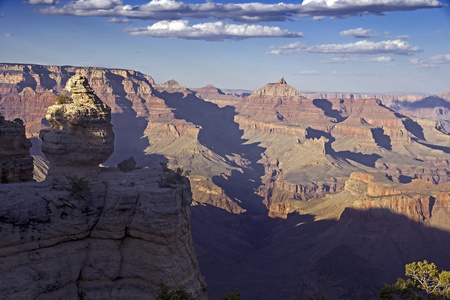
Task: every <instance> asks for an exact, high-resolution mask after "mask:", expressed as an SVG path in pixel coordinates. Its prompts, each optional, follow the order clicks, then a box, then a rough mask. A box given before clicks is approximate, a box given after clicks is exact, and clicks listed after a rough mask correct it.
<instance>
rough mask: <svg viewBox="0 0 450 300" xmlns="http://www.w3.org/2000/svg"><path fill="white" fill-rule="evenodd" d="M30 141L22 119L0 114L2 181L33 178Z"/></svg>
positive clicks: (18, 180) (0, 167)
mask: <svg viewBox="0 0 450 300" xmlns="http://www.w3.org/2000/svg"><path fill="white" fill-rule="evenodd" d="M30 148H31V142H30V140H28V139H27V138H26V136H25V126H24V125H23V123H22V121H21V120H19V119H16V120H15V121H14V122H13V121H7V120H5V117H3V116H2V115H0V170H1V171H2V172H1V174H0V176H2V181H5V183H6V182H25V181H32V180H33V158H32V157H31V156H30Z"/></svg>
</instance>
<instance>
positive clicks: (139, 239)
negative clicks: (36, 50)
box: [0, 76, 206, 299]
mask: <svg viewBox="0 0 450 300" xmlns="http://www.w3.org/2000/svg"><path fill="white" fill-rule="evenodd" d="M67 90H68V92H70V93H71V100H70V101H69V103H65V104H57V105H54V106H51V107H49V108H48V112H47V117H48V120H49V122H50V124H51V125H52V127H51V128H49V129H44V130H43V131H42V132H41V136H42V137H43V151H44V153H45V155H46V156H47V157H48V158H49V161H50V172H49V175H48V176H47V178H46V180H45V181H44V182H41V183H31V184H6V185H1V186H0V195H1V199H2V207H1V209H0V220H1V222H0V230H1V232H2V233H3V234H2V241H1V242H0V258H1V264H0V272H1V273H2V278H3V279H2V280H0V294H1V295H2V296H3V297H4V298H5V299H35V298H39V299H54V298H61V299H72V298H95V299H99V298H102V299H130V298H133V299H151V298H154V297H155V296H156V294H157V289H158V286H159V284H160V283H164V284H166V285H167V286H169V287H170V288H176V287H178V286H184V287H185V289H186V290H187V291H188V292H189V293H191V294H192V295H193V297H194V298H195V299H206V284H205V282H204V279H203V277H202V276H201V274H200V271H199V268H198V263H197V259H196V257H195V254H194V249H193V244H192V237H191V233H190V212H189V205H190V204H191V202H192V198H191V191H190V185H189V181H188V180H187V179H186V178H185V177H182V176H181V175H179V174H177V173H175V172H173V171H170V170H168V169H164V170H161V169H144V170H134V171H133V170H132V169H133V166H134V164H133V166H131V168H128V169H127V168H124V166H123V165H124V164H121V165H120V167H119V168H99V167H98V165H99V164H100V163H103V162H104V161H105V160H106V159H108V157H109V156H110V155H111V153H112V151H113V141H114V135H113V133H112V127H111V124H110V122H109V121H110V109H109V107H108V106H107V105H105V104H103V102H102V101H100V99H98V97H97V96H96V95H95V94H94V93H93V91H92V89H91V88H90V86H89V84H88V82H87V80H86V78H85V77H83V76H74V77H72V78H70V79H69V80H68V82H67ZM73 144H75V146H76V147H74V145H73ZM78 160H79V162H78ZM128 161H132V160H131V159H130V160H128ZM120 170H124V171H126V173H124V172H122V171H120ZM74 174H75V175H74ZM63 175H64V176H63Z"/></svg>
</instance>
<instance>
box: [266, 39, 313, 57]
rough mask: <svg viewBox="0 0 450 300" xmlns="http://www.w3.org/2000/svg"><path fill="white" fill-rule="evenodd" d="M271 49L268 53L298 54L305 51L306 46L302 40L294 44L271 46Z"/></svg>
mask: <svg viewBox="0 0 450 300" xmlns="http://www.w3.org/2000/svg"><path fill="white" fill-rule="evenodd" d="M269 49H271V50H270V51H269V52H267V53H266V54H272V55H280V54H283V55H289V54H298V53H302V52H305V49H306V46H303V45H302V44H301V43H300V42H295V43H292V44H288V45H284V46H279V47H275V46H271V47H269Z"/></svg>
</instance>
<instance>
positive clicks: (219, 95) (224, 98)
mask: <svg viewBox="0 0 450 300" xmlns="http://www.w3.org/2000/svg"><path fill="white" fill-rule="evenodd" d="M192 90H193V91H194V92H195V93H196V94H195V95H196V96H197V97H200V98H202V99H204V100H205V101H209V102H212V103H214V104H217V106H219V107H225V106H227V105H230V106H235V105H236V104H237V103H238V102H239V101H240V100H241V99H242V97H239V96H237V95H232V94H225V93H224V92H222V90H220V89H218V88H216V87H215V86H213V85H212V84H208V85H207V86H205V87H203V88H199V89H192Z"/></svg>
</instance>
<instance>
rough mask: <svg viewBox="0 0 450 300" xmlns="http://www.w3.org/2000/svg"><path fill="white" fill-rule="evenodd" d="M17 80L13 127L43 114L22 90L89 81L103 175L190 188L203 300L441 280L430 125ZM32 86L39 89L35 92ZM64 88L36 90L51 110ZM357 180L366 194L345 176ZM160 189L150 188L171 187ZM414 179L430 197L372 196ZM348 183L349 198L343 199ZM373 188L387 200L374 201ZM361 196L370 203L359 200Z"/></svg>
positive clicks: (342, 104) (285, 95)
mask: <svg viewBox="0 0 450 300" xmlns="http://www.w3.org/2000/svg"><path fill="white" fill-rule="evenodd" d="M14 68H20V66H13V65H8V70H9V71H7V72H10V74H12V73H13V71H12V69H14ZM22 68H23V70H22V71H17V72H18V73H20V72H22V73H24V74H25V75H23V77H20V76H19V77H20V78H22V79H20V78H19V77H17V78H19V79H20V80H22V81H20V82H18V83H17V84H15V85H14V84H2V85H0V88H2V91H6V92H7V91H9V92H7V93H6V92H5V93H6V94H5V93H4V94H1V95H0V97H1V98H0V109H2V111H3V112H4V113H5V114H7V113H11V117H13V118H14V117H16V116H15V115H13V112H18V111H19V110H17V109H16V108H18V107H20V109H25V108H26V107H27V106H26V105H28V106H31V105H34V106H36V107H38V106H39V107H43V106H44V105H43V104H42V103H44V102H42V99H43V98H36V97H34V96H33V97H32V95H31V93H30V94H28V92H27V93H23V96H20V95H19V96H18V94H19V93H21V92H22V91H23V90H25V89H27V88H29V89H31V90H33V91H34V92H36V93H40V91H42V88H41V87H42V83H43V82H45V80H42V78H47V77H50V78H52V77H54V78H59V77H61V78H63V76H62V75H61V74H62V73H63V70H68V71H69V70H70V72H72V73H71V75H74V74H75V73H76V74H79V75H83V76H85V77H86V78H88V80H89V81H90V82H92V88H93V89H94V91H95V92H96V94H97V95H98V97H99V98H100V100H102V101H104V102H105V103H106V104H108V105H109V106H110V107H111V122H112V123H113V125H114V133H115V143H114V152H113V154H112V155H111V157H110V158H109V159H108V160H107V161H106V162H105V163H104V164H105V165H108V166H115V165H117V163H119V162H120V161H122V160H124V159H127V158H129V157H130V156H133V157H134V158H135V160H136V162H137V166H138V167H139V166H154V165H156V166H158V167H159V162H162V163H163V165H164V163H167V166H168V167H169V168H172V169H175V170H177V171H178V173H181V174H185V175H188V176H189V178H190V180H191V185H192V191H193V200H194V201H193V203H194V204H195V205H194V206H193V207H191V211H192V213H193V217H192V219H191V221H192V230H193V236H194V241H195V249H196V253H197V257H198V258H199V263H200V267H201V268H202V273H204V274H205V276H206V278H207V281H208V286H209V294H210V296H212V297H219V296H220V295H221V294H222V293H223V291H224V290H230V289H234V288H238V289H239V290H241V291H242V293H243V295H244V298H249V299H277V298H280V297H284V298H292V297H294V296H297V297H299V298H304V297H309V296H310V297H313V298H314V297H315V296H321V295H325V294H326V295H329V296H330V297H327V298H330V299H332V298H333V295H340V299H345V298H352V297H353V298H358V297H359V298H367V297H366V296H367V295H365V294H364V289H362V290H361V289H359V290H358V289H357V288H355V286H359V287H366V286H369V285H370V288H368V289H367V290H370V291H371V293H372V292H373V291H375V293H376V290H377V289H378V288H379V287H381V286H382V285H383V283H384V282H391V281H392V280H395V278H393V277H394V276H400V275H401V273H402V272H403V268H404V264H405V263H407V262H410V261H411V260H419V259H424V258H427V259H428V260H430V261H435V262H436V263H438V265H439V266H440V267H442V268H449V267H447V266H448V260H447V259H446V257H447V255H446V253H447V252H448V251H447V249H449V248H448V245H447V244H446V242H445V241H446V240H448V234H447V233H448V231H446V230H447V229H445V228H447V227H446V224H448V219H446V217H445V213H439V214H438V213H437V212H438V211H439V210H435V209H438V208H439V207H441V206H443V204H442V203H444V202H445V201H444V200H445V197H446V196H445V194H441V192H444V193H445V191H446V189H447V188H448V187H447V186H446V185H445V182H447V181H448V180H449V162H450V151H449V147H448V145H449V144H450V136H449V135H448V134H446V133H445V131H444V130H442V126H441V125H440V124H439V123H438V122H436V121H434V120H427V119H421V118H415V117H412V116H411V115H408V114H406V113H405V114H400V113H398V112H394V111H393V110H392V109H390V108H389V107H387V106H386V105H385V104H383V102H380V101H379V100H378V99H375V98H372V97H371V98H367V99H354V98H353V99H351V98H341V97H333V99H331V98H330V99H322V98H320V99H318V98H317V99H312V100H311V99H306V98H305V97H302V95H299V94H298V93H297V92H296V91H295V89H294V88H293V87H291V86H289V85H288V84H287V83H286V81H285V80H280V81H279V82H277V83H271V84H268V85H265V86H263V87H262V88H261V89H259V90H258V91H257V92H255V93H253V94H252V95H249V96H248V97H245V98H242V99H240V100H239V101H238V102H236V104H235V106H231V103H230V105H226V106H223V105H222V104H224V103H222V104H220V103H219V101H221V100H220V99H219V98H217V99H212V98H213V97H216V96H215V95H217V94H219V95H221V94H220V93H219V91H218V90H217V89H215V91H214V89H213V88H212V87H208V88H206V89H205V90H206V91H205V90H203V92H202V91H197V92H195V91H192V90H190V89H189V88H186V87H184V86H181V85H180V84H178V83H177V82H176V81H174V80H171V81H169V82H166V83H163V84H158V85H156V84H155V83H154V82H153V80H151V78H150V77H149V76H146V75H143V74H140V73H138V72H134V71H126V70H115V69H102V68H73V67H57V69H53V67H43V66H40V67H38V66H29V67H25V66H22ZM27 68H28V69H27ZM58 68H60V69H58ZM45 70H47V71H48V73H46V72H47V71H45ZM3 72H6V71H3ZM58 72H60V73H61V74H59V73H58ZM70 72H69V73H70ZM53 73H58V74H59V75H57V74H53ZM8 74H9V73H8ZM45 74H49V75H48V76H47V75H45ZM52 74H53V75H52ZM14 76H16V75H14ZM30 76H31V78H38V77H39V80H40V81H39V82H40V84H41V87H39V86H38V82H37V79H34V81H33V80H31V79H26V78H30ZM6 77H8V76H6ZM6 77H5V78H6ZM64 78H65V77H64ZM19 79H17V80H19ZM8 80H9V79H8ZM8 80H6V81H8ZM55 80H56V79H55ZM67 81H68V78H67V79H64V80H63V79H61V81H60V82H61V83H59V84H57V82H59V81H55V84H54V85H53V87H50V86H48V85H47V88H44V89H45V90H47V92H48V93H49V94H51V95H52V96H53V97H54V96H55V95H60V94H64V93H66V92H64V91H63V90H62V86H64V85H65V84H66V82H67ZM8 82H9V81H8ZM34 82H36V87H34V86H33V85H32V84H31V83H33V84H34ZM14 89H16V90H17V91H16V92H14V91H15V90H14ZM202 93H203V94H202ZM66 94H67V93H66ZM27 95H30V98H27V97H28V96H27ZM202 95H203V96H204V97H205V98H211V99H206V100H205V99H203V98H202ZM21 97H22V98H21ZM14 99H16V100H14ZM28 101H29V102H30V103H28V104H26V105H25V104H24V103H27V102H28ZM52 101H53V100H52ZM16 103H21V105H22V106H18V105H17V104H16ZM51 104H53V103H51ZM45 109H46V107H45ZM44 116H45V111H44V112H43V115H42V118H43V117H44ZM29 122H35V120H34V119H33V120H29ZM39 123H40V119H39ZM42 123H43V124H44V125H46V126H50V125H51V124H47V122H42ZM27 124H28V123H27ZM56 125H57V124H56ZM56 127H58V128H59V125H57V126H56ZM62 127H64V126H62ZM27 128H29V127H28V126H27ZM29 134H30V132H29ZM44 140H45V138H44ZM35 144H36V143H35ZM37 162H38V163H39V164H40V160H38V161H37ZM42 169H43V168H42ZM99 170H104V169H99ZM133 172H137V171H132V172H131V174H132V173H133ZM355 172H356V173H355ZM363 173H364V174H365V173H370V174H371V175H370V176H373V178H374V179H373V180H372V183H370V180H367V182H359V181H358V180H356V177H358V176H356V175H351V174H363ZM98 176H100V175H98ZM101 176H104V175H101ZM127 176H128V175H127ZM149 176H150V175H149ZM355 176H356V177H355ZM364 176H366V175H364ZM364 176H363V177H364ZM367 176H368V175H367ZM379 176H381V177H382V178H383V180H380V179H379ZM50 177H52V176H50ZM150 177H151V176H150ZM102 178H103V177H102ZM124 178H127V177H126V176H124ZM170 178H172V177H169V179H168V180H164V181H161V184H162V185H163V186H165V185H169V186H170V181H171V180H172V179H170ZM349 178H350V179H349ZM417 179H421V180H423V181H426V182H429V183H428V184H429V185H430V186H431V187H439V188H438V190H439V189H441V190H440V192H435V191H434V190H433V188H432V189H428V188H424V191H425V192H424V193H420V191H419V190H414V191H413V192H412V193H411V194H408V193H407V192H402V193H401V195H398V194H395V195H393V194H390V195H387V194H386V195H384V194H382V193H389V192H388V191H390V190H395V191H399V190H401V187H402V186H406V187H407V188H408V189H411V190H413V189H412V187H414V186H415V185H418V186H421V187H422V186H424V184H425V183H423V182H422V181H417ZM152 180H153V179H152ZM352 180H353V181H354V182H359V183H355V184H354V186H360V187H361V190H360V191H357V192H355V191H353V190H351V188H350V186H351V185H352V184H351V182H352ZM91 181H94V179H92V180H91ZM360 181H361V180H360ZM374 183H377V185H378V189H380V188H381V190H385V192H381V194H380V193H379V194H376V193H375V191H376V190H377V188H376V187H375V185H374ZM384 184H386V187H384ZM437 184H438V185H437ZM369 185H370V186H373V187H374V188H373V189H371V191H372V192H373V193H374V194H370V195H368V194H367V193H368V187H367V186H369ZM440 187H445V188H444V190H442V188H440ZM396 193H397V192H396ZM390 197H391V198H390ZM394 197H398V198H397V199H396V200H393V201H391V199H395V198H394ZM427 197H428V198H427ZM433 197H434V198H433ZM441 198H442V199H444V200H442V201H444V202H442V201H441V200H439V201H438V200H437V199H441ZM427 199H428V200H427ZM433 199H435V200H433ZM357 201H361V202H357ZM371 201H372V202H371ZM433 201H434V202H433ZM433 205H434V206H433ZM427 206H428V210H426V209H425V208H426V207H427ZM431 206H433V208H431ZM433 211H434V213H433ZM442 211H444V212H445V209H444V210H442ZM416 212H417V213H416ZM341 215H342V217H341ZM428 216H429V218H428ZM438 216H440V217H438ZM399 224H401V225H399ZM396 226H397V227H398V228H401V229H399V230H397V231H396V230H394V229H395V228H396ZM372 233H373V235H372ZM414 241H420V243H421V246H420V247H417V246H415V244H414V243H415V242H414ZM378 242H379V244H380V245H383V247H378ZM433 244H436V245H438V246H437V247H432V246H429V245H433ZM371 247H372V248H374V249H376V251H375V250H371ZM384 249H386V250H384ZM409 249H413V250H409ZM442 249H443V250H442ZM428 255H429V258H428V257H427V256H428ZM391 257H392V259H391ZM383 260H386V261H388V263H387V264H385V263H383ZM261 261H264V262H265V263H264V264H261ZM349 262H356V263H355V264H350V263H349ZM440 263H442V264H440ZM347 265H355V266H356V267H355V268H354V269H348V268H347ZM380 266H381V267H380ZM328 267H329V268H328ZM327 268H328V269H330V270H332V271H330V272H327ZM342 270H345V271H342ZM328 273H330V274H328ZM360 274H372V275H373V276H372V277H371V276H369V277H370V278H369V277H367V278H361V276H360ZM355 280H356V281H357V284H356V285H355V284H353V285H352V283H354V282H356V281H355ZM269 281H270V282H273V284H272V285H267V282H269ZM337 282H339V283H337ZM300 283H301V284H300ZM341 283H342V284H341ZM336 285H337V286H336ZM339 285H341V286H345V287H346V288H345V289H341V290H339ZM345 290H348V291H351V292H349V293H348V294H345ZM314 291H321V293H318V294H317V293H316V294H314V293H315V292H314ZM346 295H347V296H346ZM371 295H372V294H371Z"/></svg>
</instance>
